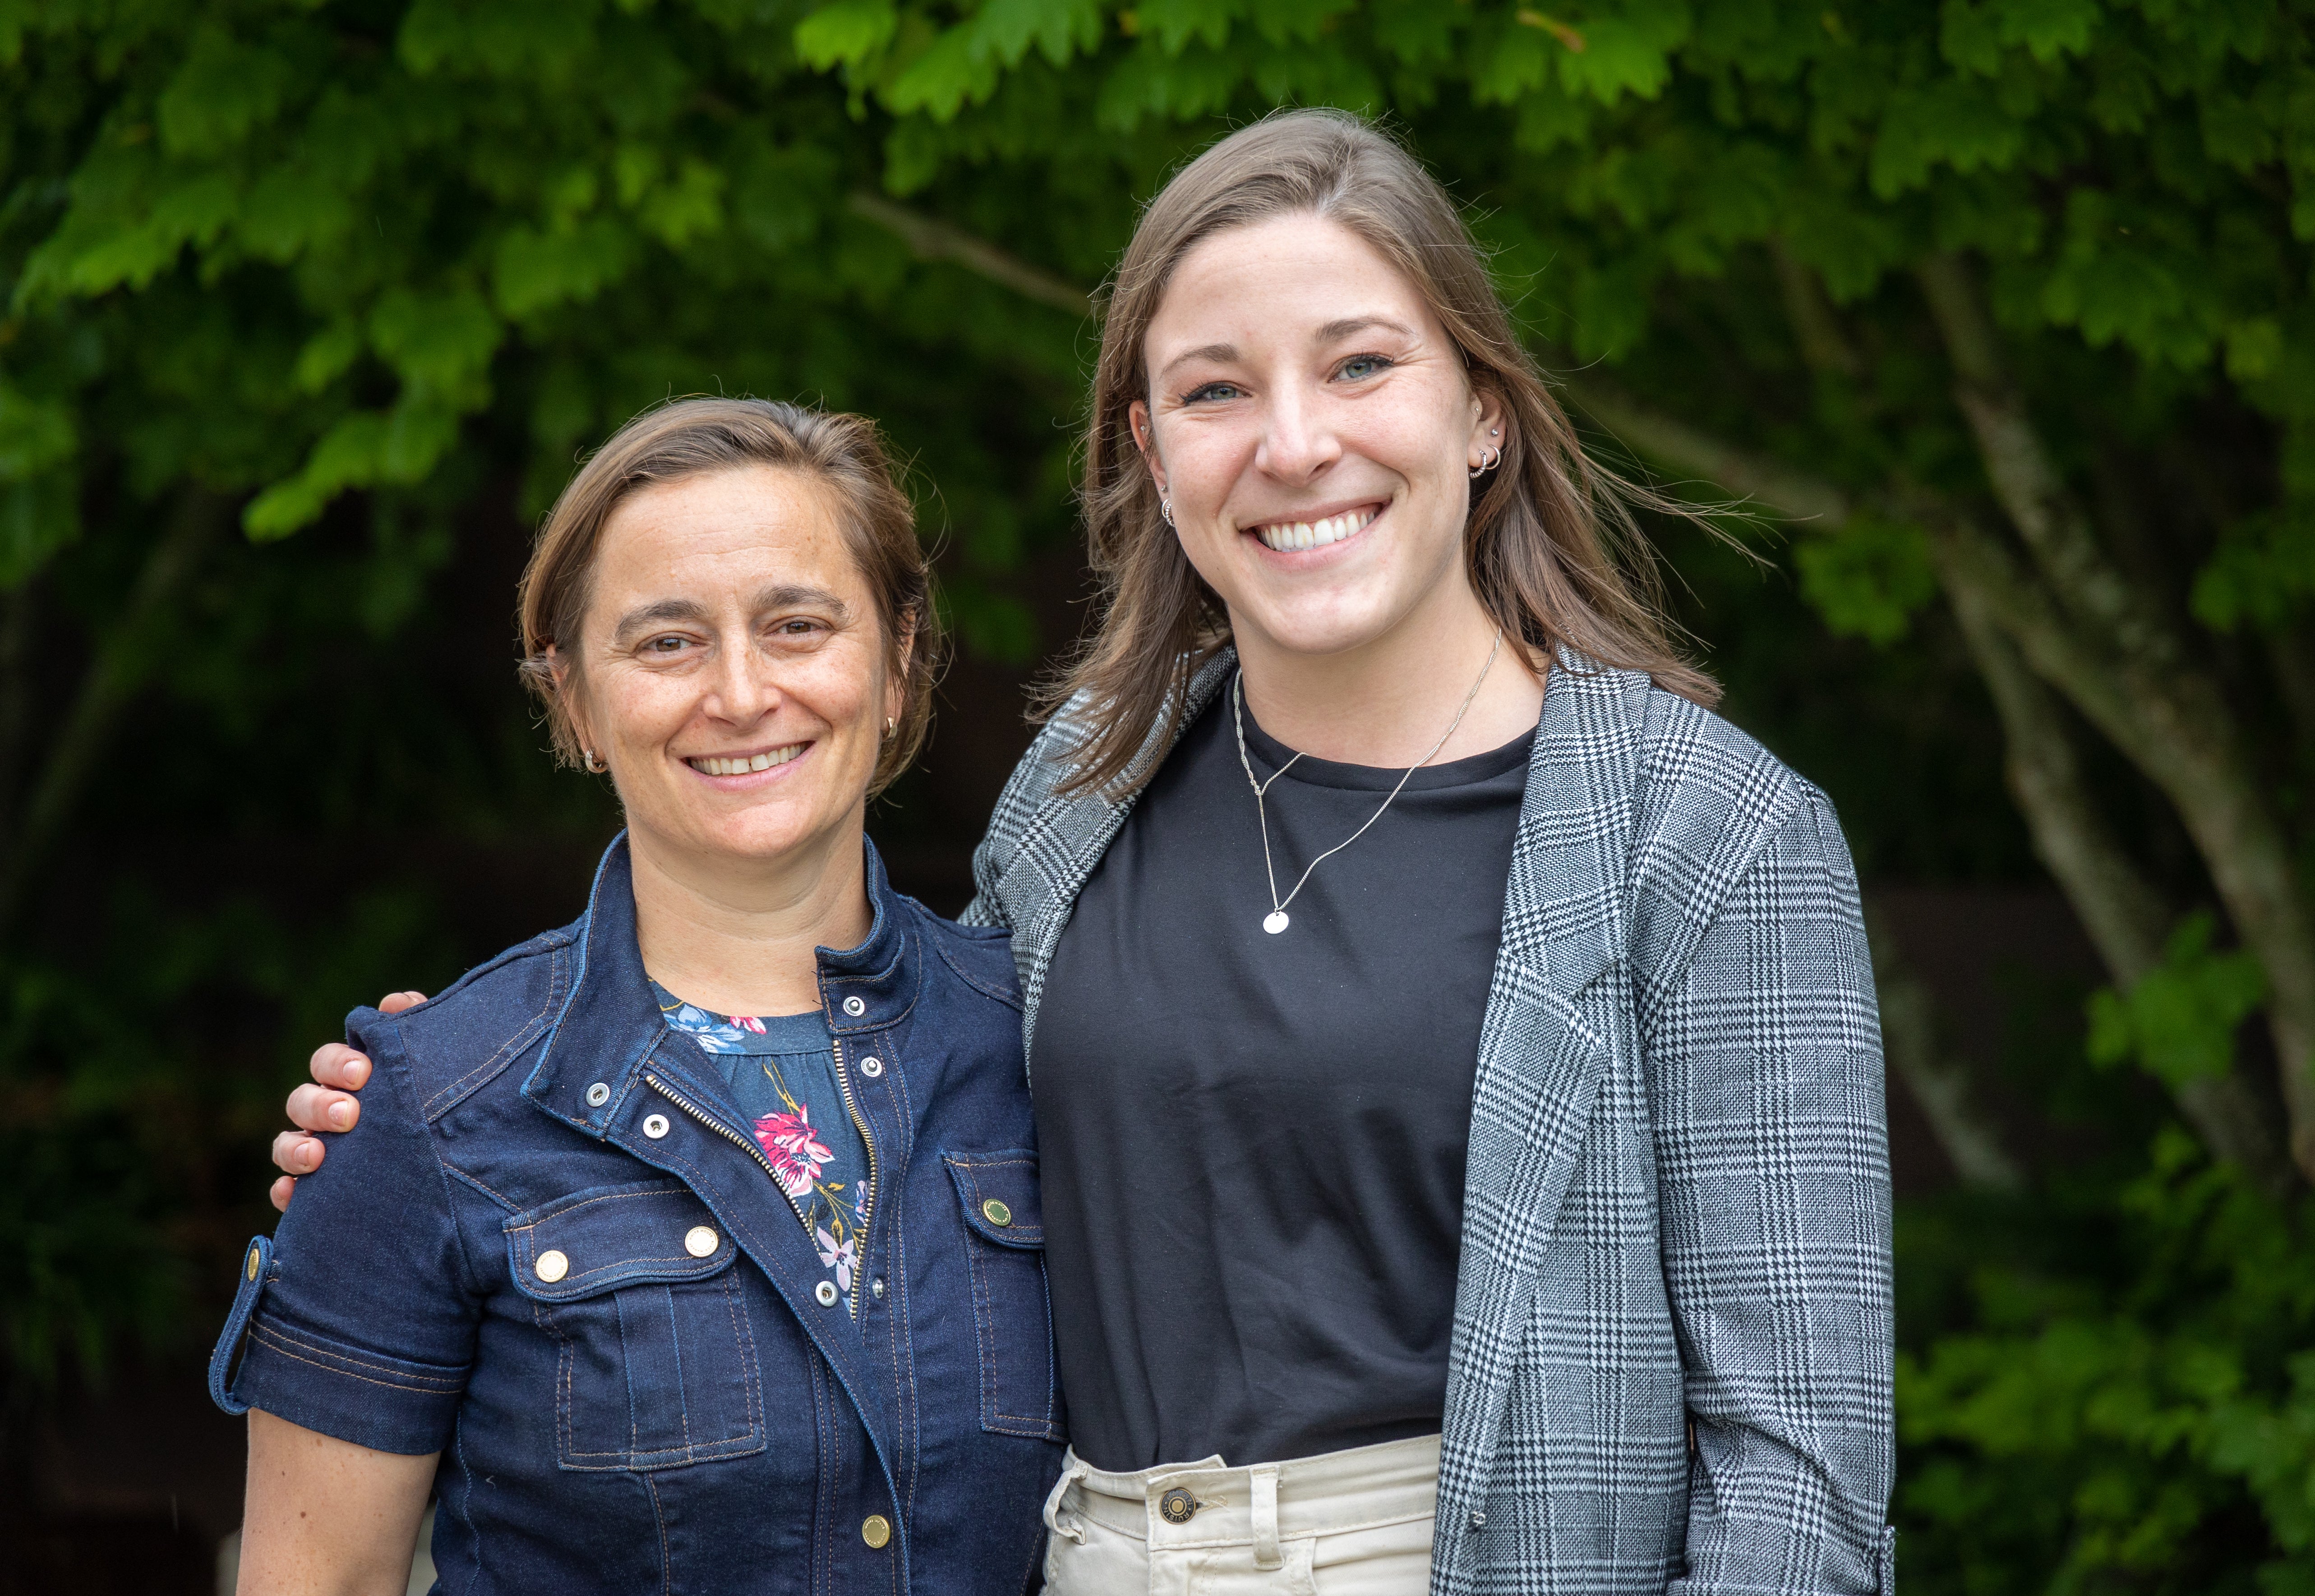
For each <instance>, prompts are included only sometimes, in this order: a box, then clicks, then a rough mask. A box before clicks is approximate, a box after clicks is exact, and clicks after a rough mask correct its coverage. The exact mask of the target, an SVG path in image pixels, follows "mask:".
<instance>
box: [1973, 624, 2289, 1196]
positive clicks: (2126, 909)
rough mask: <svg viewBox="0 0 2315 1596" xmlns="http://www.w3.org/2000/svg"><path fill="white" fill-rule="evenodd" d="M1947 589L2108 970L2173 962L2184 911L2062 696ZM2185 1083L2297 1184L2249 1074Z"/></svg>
mask: <svg viewBox="0 0 2315 1596" xmlns="http://www.w3.org/2000/svg"><path fill="white" fill-rule="evenodd" d="M1947 597H1948V599H1950V601H1951V603H1952V605H1953V610H1954V616H1955V618H1956V620H1957V621H1958V622H1959V623H1960V625H1961V632H1962V636H1963V638H1964V640H1965V642H1966V643H1968V645H1969V652H1970V655H1971V658H1972V659H1974V661H1976V663H1977V669H1978V674H1979V675H1980V676H1981V677H1982V678H1984V681H1985V685H1986V688H1987V691H1988V692H1990V693H1991V695H1992V697H1993V705H1994V710H1995V713H1996V714H1999V715H2000V720H2001V730H2002V743H2003V746H2004V748H2005V749H2006V750H2007V755H2008V757H2007V759H2006V760H2005V767H2006V769H2005V773H2006V775H2007V776H2008V777H2009V791H2010V794H2011V795H2012V796H2013V797H2014V798H2015V799H2016V800H2017V802H2018V810H2019V811H2020V812H2021V813H2022V814H2024V815H2025V817H2026V823H2027V829H2029V830H2030V831H2031V832H2032V833H2033V837H2034V851H2035V852H2036V853H2037V854H2039V855H2040V856H2041V858H2042V863H2043V864H2044V865H2046V866H2047V867H2048V869H2049V872H2050V873H2051V875H2052V876H2053V877H2054V878H2056V880H2057V882H2058V883H2059V885H2060V887H2061V889H2062V891H2064V892H2065V894H2066V900H2067V901H2068V902H2069V903H2071V904H2072V905H2073V909H2074V913H2075V915H2076V917H2077V918H2080V921H2081V923H2082V928H2083V929H2084V930H2086V931H2088V932H2089V937H2090V942H2091V944H2092V945H2094V946H2095V947H2096V948H2097V949H2098V956H2099V958H2100V960H2101V961H2102V962H2104V963H2105V965H2106V968H2107V974H2108V975H2109V976H2110V977H2111V978H2112V980H2113V981H2114V983H2115V986H2117V987H2120V988H2122V989H2124V990H2125V991H2126V990H2128V989H2130V988H2132V987H2133V986H2135V985H2137V984H2138V982H2139V981H2141V980H2143V979H2145V977H2146V976H2148V975H2149V974H2151V973H2152V972H2153V971H2154V969H2155V968H2156V967H2157V966H2158V965H2160V963H2161V962H2162V941H2163V937H2164V935H2166V934H2167V933H2168V932H2169V928H2170V927H2171V926H2173V925H2174V924H2176V923H2177V920H2178V915H2177V914H2176V913H2175V912H2174V911H2173V909H2171V908H2170V906H2169V905H2168V904H2166V903H2165V902H2164V901H2163V899H2162V895H2161V894H2160V892H2158V891H2155V888H2154V885H2153V883H2152V882H2149V881H2148V880H2147V879H2146V877H2145V876H2144V874H2143V873H2141V872H2140V870H2139V869H2138V866H2137V865H2135V864H2133V862H2132V861H2131V858H2130V856H2129V855H2128V854H2127V853H2126V852H2124V849H2123V847H2122V845H2121V843H2120V842H2119V841H2117V840H2116V839H2115V836H2114V833H2113V831H2112V830H2111V829H2109V828H2108V827H2107V823H2106V821H2105V820H2104V819H2103V818H2102V817H2101V816H2100V815H2099V814H2098V809H2097V806H2096V805H2095V804H2094V803H2093V802H2091V801H2090V795H2089V785H2088V784H2087V783H2086V782H2085V781H2084V780H2083V778H2082V769H2081V763H2080V759H2078V758H2076V757H2075V751H2074V743H2073V738H2072V735H2071V732H2069V731H2068V729H2067V727H2066V724H2065V720H2064V717H2063V716H2062V715H2061V714H2060V713H2059V710H2058V705H2057V702H2056V700H2055V699H2053V697H2052V696H2050V692H2049V689H2048V688H2047V687H2044V686H2043V684H2042V682H2041V681H2040V679H2039V678H2036V676H2035V675H2034V673H2033V672H2032V671H2031V670H2028V669H2027V668H2026V663H2025V661H2022V660H2020V659H2019V658H2018V653H2017V651H2016V649H2015V648H2014V647H2013V646H2012V644H2011V643H2010V641H2009V638H2008V637H2006V636H2004V635H2003V634H2002V632H2001V629H2000V627H1999V626H1998V625H1995V623H1994V620H1993V617H1992V616H1991V614H1990V613H1989V611H1988V610H1987V607H1986V605H1985V602H1984V600H1983V599H1982V596H1980V595H1979V594H1977V593H1975V592H1974V591H1973V590H1970V589H1969V588H1968V587H1967V586H1966V585H1962V586H1958V587H1948V589H1947ZM2175 1095H2176V1096H2177V1098H2178V1108H2179V1111H2180V1112H2181V1113H2184V1114H2185V1115H2186V1120H2187V1122H2188V1123H2189V1124H2191V1125H2193V1126H2194V1127H2195V1132H2196V1134H2197V1135H2199V1136H2200V1137H2201V1138H2202V1139H2203V1144H2204V1146H2205V1147H2207V1148H2210V1150H2211V1152H2212V1154H2213V1156H2214V1157H2220V1158H2223V1159H2227V1160H2230V1161H2231V1162H2233V1163H2234V1164H2236V1165H2239V1166H2240V1167H2241V1168H2242V1169H2243V1170H2244V1171H2245V1172H2247V1173H2248V1175H2250V1177H2251V1178H2252V1180H2254V1181H2255V1182H2257V1184H2259V1185H2261V1186H2262V1187H2264V1188H2265V1189H2266V1190H2267V1191H2269V1192H2271V1193H2278V1194H2279V1193H2283V1192H2286V1191H2288V1190H2289V1189H2290V1187H2291V1184H2292V1166H2291V1163H2290V1161H2289V1160H2288V1159H2287V1158H2286V1157H2284V1151H2283V1148H2282V1147H2281V1145H2280V1144H2279V1143H2278V1142H2277V1141H2276V1139H2275V1136H2274V1135H2273V1134H2272V1132H2271V1131H2269V1130H2268V1127H2267V1122H2266V1113H2264V1112H2263V1111H2262V1109H2261V1108H2260V1105H2259V1103H2258V1099H2257V1095H2256V1094H2255V1093H2254V1092H2253V1091H2252V1090H2251V1088H2250V1084H2249V1083H2248V1081H2246V1080H2244V1079H2243V1077H2241V1076H2240V1075H2238V1074H2228V1075H2224V1076H2212V1077H2201V1078H2199V1079H2195V1080H2191V1081H2188V1082H2186V1084H2185V1085H2183V1086H2179V1087H2178V1089H2177V1092H2176V1094H2175Z"/></svg>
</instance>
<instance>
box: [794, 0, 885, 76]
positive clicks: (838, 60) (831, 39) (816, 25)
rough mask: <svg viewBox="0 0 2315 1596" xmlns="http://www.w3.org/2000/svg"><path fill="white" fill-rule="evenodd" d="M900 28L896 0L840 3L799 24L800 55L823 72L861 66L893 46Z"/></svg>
mask: <svg viewBox="0 0 2315 1596" xmlns="http://www.w3.org/2000/svg"><path fill="white" fill-rule="evenodd" d="M899 29H900V11H899V9H898V8H897V7H895V6H894V5H893V4H892V0H837V4H834V5H823V6H820V8H819V9H817V10H815V11H814V12H812V14H811V15H809V16H807V17H805V18H804V19H803V21H802V22H798V23H797V24H796V30H795V48H796V54H797V55H799V56H802V57H803V58H804V59H805V60H806V61H807V62H809V63H810V64H811V65H812V66H813V67H817V68H819V69H820V71H822V72H825V71H827V70H828V69H829V67H857V66H859V65H860V64H861V63H862V62H864V61H865V60H867V59H868V58H870V57H871V56H874V54H876V53H877V52H878V51H879V50H881V49H883V48H884V47H885V46H886V45H888V44H890V43H891V42H892V35H893V34H894V33H895V32H897V31H899Z"/></svg>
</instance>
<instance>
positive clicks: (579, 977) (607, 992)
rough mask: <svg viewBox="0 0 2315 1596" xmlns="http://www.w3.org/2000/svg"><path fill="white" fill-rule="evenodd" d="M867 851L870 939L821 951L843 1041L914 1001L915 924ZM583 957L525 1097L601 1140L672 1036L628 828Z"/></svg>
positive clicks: (599, 871)
mask: <svg viewBox="0 0 2315 1596" xmlns="http://www.w3.org/2000/svg"><path fill="white" fill-rule="evenodd" d="M861 846H862V847H864V848H865V849H866V858H865V861H864V863H865V872H864V876H865V884H866V887H867V891H868V903H869V909H870V911H871V912H870V919H869V926H868V935H866V936H865V937H863V938H862V939H861V940H860V942H859V944H857V945H856V946H854V947H849V948H842V949H838V948H827V947H823V948H820V949H819V950H818V954H819V961H820V1003H821V1006H822V1008H823V1010H824V1011H825V1013H826V1015H827V1017H828V1025H829V1031H830V1033H833V1034H835V1035H838V1036H849V1035H854V1034H857V1033H862V1032H868V1031H875V1030H879V1029H881V1028H883V1027H884V1026H888V1025H891V1024H897V1023H898V1022H899V1021H900V1020H901V1019H903V1018H905V1017H906V1016H907V1015H908V1012H909V1009H910V1008H911V1007H913V1006H915V1003H916V995H917V985H918V971H916V970H915V968H914V964H915V961H913V960H911V959H910V958H909V957H908V953H909V944H910V943H911V942H912V941H913V939H912V938H911V937H910V936H909V935H908V933H907V929H906V925H907V919H908V917H907V916H905V915H903V914H901V913H900V902H901V899H900V894H898V893H897V892H895V891H893V890H892V885H891V880H890V878H889V877H888V876H887V875H886V874H885V872H884V861H883V857H882V856H879V855H878V853H877V852H876V845H875V844H874V843H873V842H870V841H868V840H867V839H866V838H865V837H864V838H862V839H861ZM576 951H577V959H576V962H575V963H574V964H573V966H572V973H571V987H570V991H569V994H568V996H566V997H565V998H563V1006H562V1008H561V1010H560V1012H558V1013H557V1014H556V1015H555V1017H554V1023H553V1024H551V1025H550V1026H549V1027H548V1029H547V1033H546V1035H545V1039H544V1040H543V1042H541V1044H540V1047H539V1053H538V1063H537V1066H536V1067H535V1068H533V1069H532V1070H531V1072H530V1076H529V1078H528V1079H527V1080H526V1081H524V1082H523V1086H522V1092H523V1095H524V1096H526V1097H528V1098H529V1099H530V1100H531V1101H532V1102H534V1103H536V1104H538V1106H539V1107H541V1108H543V1109H545V1111H546V1112H547V1113H551V1114H553V1115H554V1117H555V1118H557V1119H559V1120H562V1121H564V1122H566V1123H569V1124H571V1125H573V1126H575V1127H577V1128H578V1129H580V1130H582V1131H586V1132H587V1133H588V1134H589V1135H590V1136H594V1137H598V1138H600V1137H602V1136H604V1135H606V1134H608V1131H609V1127H610V1125H611V1123H612V1122H613V1121H614V1120H615V1119H616V1116H617V1115H618V1113H620V1111H621V1106H622V1104H623V1103H624V1101H625V1098H626V1096H627V1095H628V1093H629V1091H630V1090H631V1089H632V1088H633V1086H634V1081H635V1079H636V1077H637V1076H638V1075H639V1073H640V1072H641V1070H642V1068H643V1064H644V1063H645V1061H646V1060H649V1059H650V1058H651V1057H652V1054H653V1052H654V1051H663V1050H662V1048H661V1044H662V1043H664V1042H666V1041H667V1039H668V1038H669V1037H670V1035H671V1034H673V1033H672V1032H671V1031H670V1027H669V1025H668V1024H667V1016H666V1015H662V1014H661V1013H660V1007H659V999H658V998H657V997H656V996H654V995H653V994H652V989H651V978H650V976H649V975H648V974H647V973H646V972H645V971H644V969H643V949H642V946H641V945H640V944H638V943H637V941H636V939H635V893H634V864H633V861H632V859H631V858H630V856H629V855H628V852H627V834H626V833H625V831H622V832H620V833H619V834H618V836H616V837H615V838H612V839H611V845H610V846H609V847H607V848H605V849H604V850H603V857H602V861H601V863H600V864H599V865H597V866H596V867H595V884H594V887H593V888H592V890H591V891H590V892H589V894H588V898H587V913H586V915H585V917H584V918H582V919H581V922H580V933H579V941H578V946H577V950H576ZM670 1061H671V1062H672V1061H673V1060H670ZM566 1065H567V1066H568V1068H565V1066H566ZM687 1073H688V1072H687ZM596 1083H602V1084H604V1085H607V1086H609V1087H610V1088H611V1089H610V1091H609V1093H608V1095H606V1096H605V1097H604V1098H603V1101H601V1102H600V1103H590V1102H589V1101H588V1091H589V1088H590V1086H592V1085H594V1084H596Z"/></svg>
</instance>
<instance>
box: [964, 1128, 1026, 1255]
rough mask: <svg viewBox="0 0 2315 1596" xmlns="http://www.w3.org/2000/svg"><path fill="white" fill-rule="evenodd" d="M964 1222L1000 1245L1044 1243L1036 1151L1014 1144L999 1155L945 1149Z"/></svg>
mask: <svg viewBox="0 0 2315 1596" xmlns="http://www.w3.org/2000/svg"><path fill="white" fill-rule="evenodd" d="M941 1162H942V1163H944V1164H945V1165H947V1166H948V1173H949V1177H950V1178H951V1179H952V1180H953V1181H955V1182H956V1194H957V1196H958V1197H959V1198H960V1199H961V1200H962V1201H963V1203H964V1222H965V1223H966V1224H967V1225H969V1226H971V1228H972V1230H973V1233H974V1234H975V1235H977V1236H979V1237H981V1239H983V1240H984V1241H993V1242H995V1243H996V1244H997V1245H998V1246H1008V1247H1042V1246H1044V1245H1045V1210H1044V1205H1043V1204H1042V1202H1041V1201H1039V1200H1038V1196H1037V1155H1036V1154H1034V1153H1033V1152H1028V1151H1026V1150H1024V1149H1022V1148H1010V1149H1007V1150H1006V1151H1003V1152H995V1153H943V1154H942V1155H941Z"/></svg>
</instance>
